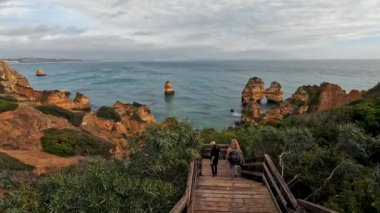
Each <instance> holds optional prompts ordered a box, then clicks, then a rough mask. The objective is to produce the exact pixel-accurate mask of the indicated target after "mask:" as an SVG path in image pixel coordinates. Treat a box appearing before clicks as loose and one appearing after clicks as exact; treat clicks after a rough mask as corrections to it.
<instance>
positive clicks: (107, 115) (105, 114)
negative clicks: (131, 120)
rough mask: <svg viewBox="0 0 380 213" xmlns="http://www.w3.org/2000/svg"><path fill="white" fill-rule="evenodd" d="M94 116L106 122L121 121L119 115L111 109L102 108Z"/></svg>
mask: <svg viewBox="0 0 380 213" xmlns="http://www.w3.org/2000/svg"><path fill="white" fill-rule="evenodd" d="M96 115H97V116H98V117H101V118H104V119H108V120H114V121H121V118H120V115H119V114H118V113H117V112H116V111H115V109H114V108H112V107H107V106H102V107H100V108H99V110H98V111H97V112H96Z"/></svg>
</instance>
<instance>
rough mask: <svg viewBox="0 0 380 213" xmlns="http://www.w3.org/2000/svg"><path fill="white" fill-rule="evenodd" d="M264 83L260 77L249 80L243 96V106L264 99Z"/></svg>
mask: <svg viewBox="0 0 380 213" xmlns="http://www.w3.org/2000/svg"><path fill="white" fill-rule="evenodd" d="M264 92H265V89H264V81H263V80H262V79H261V78H259V77H253V78H251V79H249V81H248V82H247V84H246V85H245V87H244V90H243V92H242V94H241V103H242V104H243V106H245V105H247V104H248V103H249V102H251V101H255V102H260V101H261V99H263V97H264V95H265V94H264Z"/></svg>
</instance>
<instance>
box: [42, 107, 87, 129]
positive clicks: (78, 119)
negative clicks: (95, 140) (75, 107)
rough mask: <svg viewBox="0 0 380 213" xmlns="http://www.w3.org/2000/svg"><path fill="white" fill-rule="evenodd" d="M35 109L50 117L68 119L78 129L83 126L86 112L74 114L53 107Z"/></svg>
mask: <svg viewBox="0 0 380 213" xmlns="http://www.w3.org/2000/svg"><path fill="white" fill-rule="evenodd" d="M35 108H36V109H37V110H39V111H41V112H43V113H45V114H48V115H53V116H57V117H63V118H66V119H67V120H68V121H69V122H70V123H72V124H73V125H74V126H76V127H79V126H80V125H81V123H82V120H83V116H84V112H73V111H70V110H67V109H63V108H61V107H58V106H53V105H41V106H36V107H35Z"/></svg>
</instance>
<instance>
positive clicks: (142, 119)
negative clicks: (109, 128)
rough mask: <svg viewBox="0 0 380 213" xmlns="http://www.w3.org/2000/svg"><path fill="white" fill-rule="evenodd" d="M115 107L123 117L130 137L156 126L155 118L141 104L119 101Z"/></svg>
mask: <svg viewBox="0 0 380 213" xmlns="http://www.w3.org/2000/svg"><path fill="white" fill-rule="evenodd" d="M113 107H114V108H115V110H116V112H117V113H118V114H119V115H120V117H121V122H122V123H123V125H124V126H125V129H126V130H127V134H128V135H135V134H138V133H140V132H141V131H144V130H145V129H146V128H148V127H150V126H152V125H155V124H156V119H155V118H154V116H153V114H152V112H151V110H150V109H149V107H148V106H146V105H142V104H139V103H133V104H125V103H123V102H120V101H117V102H116V103H115V104H114V105H113Z"/></svg>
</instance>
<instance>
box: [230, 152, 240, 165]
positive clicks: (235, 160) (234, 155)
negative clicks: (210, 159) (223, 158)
mask: <svg viewBox="0 0 380 213" xmlns="http://www.w3.org/2000/svg"><path fill="white" fill-rule="evenodd" d="M228 161H229V162H230V163H232V164H240V153H239V150H238V149H231V151H230V153H229V155H228Z"/></svg>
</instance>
